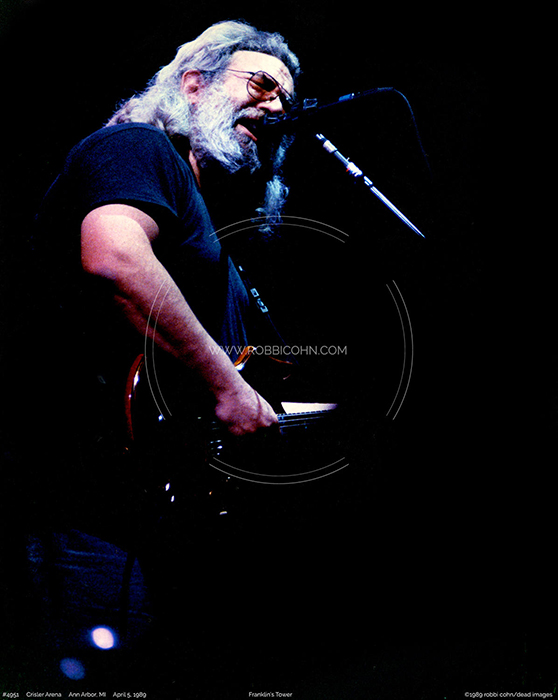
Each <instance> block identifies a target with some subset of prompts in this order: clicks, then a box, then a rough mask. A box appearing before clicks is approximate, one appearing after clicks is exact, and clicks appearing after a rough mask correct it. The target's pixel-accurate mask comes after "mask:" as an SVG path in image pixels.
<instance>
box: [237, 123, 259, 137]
mask: <svg viewBox="0 0 558 700" xmlns="http://www.w3.org/2000/svg"><path fill="white" fill-rule="evenodd" d="M258 122H259V120H258V119H249V118H248V117H241V118H240V119H239V120H238V121H237V122H236V126H239V127H240V130H241V131H242V133H245V134H247V135H248V136H249V137H250V138H251V139H252V140H253V141H257V140H258V130H259V127H260V125H259V123H258Z"/></svg>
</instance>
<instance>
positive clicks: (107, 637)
mask: <svg viewBox="0 0 558 700" xmlns="http://www.w3.org/2000/svg"><path fill="white" fill-rule="evenodd" d="M91 641H92V642H93V644H94V645H95V646H96V647H98V648H99V649H112V648H113V647H114V646H115V645H116V635H115V634H114V632H113V631H112V630H111V629H109V628H108V627H95V628H94V629H92V630H91Z"/></svg>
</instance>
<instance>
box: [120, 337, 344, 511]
mask: <svg viewBox="0 0 558 700" xmlns="http://www.w3.org/2000/svg"><path fill="white" fill-rule="evenodd" d="M253 357H254V347H253V346H248V347H246V348H245V349H244V351H243V352H242V353H241V354H240V356H239V357H238V359H237V360H236V362H235V366H236V368H237V370H238V371H245V367H246V365H247V364H248V362H249V361H250V362H251V363H252V364H254V363H256V364H257V363H258V361H259V359H260V358H256V359H255V360H254V359H251V358H253ZM265 359H266V361H267V365H271V366H273V367H274V368H276V369H277V368H278V369H279V375H280V376H281V379H280V380H279V383H280V382H281V381H282V380H284V379H285V378H287V376H288V375H286V373H285V371H284V370H287V372H288V373H290V371H291V369H292V366H291V365H290V363H288V362H283V361H279V360H275V359H274V358H265ZM266 370H267V368H266ZM250 383H252V381H250ZM276 383H277V382H276ZM169 384H171V385H172V387H171V390H170V391H168V387H169ZM178 387H179V384H178V383H177V382H176V381H172V380H171V382H170V383H167V384H165V383H164V381H163V379H162V377H161V376H160V372H159V371H158V367H156V366H155V363H154V362H150V361H149V359H148V358H146V356H145V355H143V354H142V355H139V356H138V357H137V358H136V360H135V361H134V363H133V364H132V366H131V368H130V371H129V374H128V378H127V382H126V392H125V419H126V430H127V450H128V451H129V452H130V453H132V454H133V455H134V456H135V462H136V463H137V464H138V465H139V467H138V468H140V469H141V470H142V474H143V476H142V478H144V479H145V480H146V483H149V488H150V489H151V490H152V491H153V492H156V493H157V494H158V496H157V498H158V499H159V500H160V501H162V502H163V503H164V504H165V505H166V506H169V505H171V504H175V503H179V502H183V503H184V502H188V503H189V505H190V506H192V505H193V503H194V502H196V503H197V506H199V504H200V502H205V503H206V505H205V506H204V507H205V508H207V507H208V505H209V508H210V510H211V511H212V512H215V513H217V514H218V515H227V514H229V513H230V512H231V510H230V509H231V505H230V504H231V500H234V499H233V498H231V495H234V494H237V493H238V492H239V491H240V490H241V489H242V487H243V486H244V484H246V483H247V482H248V483H251V484H270V485H279V484H283V485H285V484H295V483H302V482H306V481H312V480H315V479H320V478H323V477H324V476H327V475H329V474H331V473H332V472H335V471H339V470H340V469H343V468H344V467H345V466H347V461H346V459H345V458H344V456H343V455H342V454H334V450H333V449H332V442H334V443H335V446H337V442H336V440H335V439H333V440H332V436H334V435H335V433H334V431H332V430H331V428H332V425H333V423H334V420H333V419H334V418H335V417H337V416H338V415H339V413H340V410H339V409H337V406H336V404H309V405H306V404H285V403H284V404H283V406H284V407H285V408H286V409H287V410H286V411H285V412H277V417H278V420H279V426H280V434H279V435H277V434H273V435H272V434H271V431H269V432H268V431H262V434H261V436H258V434H256V435H254V436H248V437H241V438H238V437H233V436H231V435H230V434H229V433H228V432H227V430H226V428H225V427H224V426H223V425H222V424H220V423H219V422H218V421H217V420H216V419H215V418H214V417H213V415H212V412H211V410H210V408H209V406H207V405H204V402H203V400H200V396H199V394H198V393H197V392H196V391H195V390H193V389H192V390H191V392H190V393H188V391H184V390H183V388H182V387H180V388H178ZM266 398H267V396H266ZM309 408H311V410H308V409H309ZM297 409H298V410H297ZM173 507H175V506H173Z"/></svg>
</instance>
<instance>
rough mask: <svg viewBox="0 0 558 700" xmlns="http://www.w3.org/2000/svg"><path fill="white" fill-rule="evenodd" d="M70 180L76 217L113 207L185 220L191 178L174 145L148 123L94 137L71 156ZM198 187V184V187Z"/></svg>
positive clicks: (104, 131)
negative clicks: (118, 205) (123, 206)
mask: <svg viewBox="0 0 558 700" xmlns="http://www.w3.org/2000/svg"><path fill="white" fill-rule="evenodd" d="M65 175H66V176H67V181H68V182H71V183H72V190H73V191H72V197H73V203H74V206H75V207H76V209H77V212H78V215H79V216H80V217H81V218H83V217H85V216H86V215H87V213H89V212H90V211H91V210H93V209H95V208H97V207H100V206H103V205H106V204H114V203H128V204H131V205H134V206H137V207H138V208H141V209H146V210H148V211H149V213H152V211H153V210H154V209H158V210H159V211H160V212H161V213H163V212H164V213H166V214H167V215H168V214H170V215H172V216H173V217H178V218H182V217H183V216H184V214H185V212H184V211H183V210H184V208H185V207H187V203H188V197H187V196H185V194H186V193H185V190H187V189H188V188H189V187H192V184H193V175H192V173H191V171H190V170H189V168H188V166H187V165H186V163H185V162H184V160H183V159H182V158H181V157H180V156H179V155H178V153H177V152H176V150H175V149H174V147H173V145H172V143H171V142H170V140H169V139H168V137H167V136H166V134H164V133H163V132H162V131H160V130H159V129H156V128H155V127H152V126H149V125H147V124H122V125H118V126H114V127H107V128H105V129H101V130H100V131H97V132H95V133H94V134H92V135H91V136H90V137H89V138H87V139H85V140H84V141H82V142H81V143H80V144H78V146H76V148H74V149H73V151H71V153H70V154H69V156H68V160H67V162H66V167H65ZM194 186H195V185H194Z"/></svg>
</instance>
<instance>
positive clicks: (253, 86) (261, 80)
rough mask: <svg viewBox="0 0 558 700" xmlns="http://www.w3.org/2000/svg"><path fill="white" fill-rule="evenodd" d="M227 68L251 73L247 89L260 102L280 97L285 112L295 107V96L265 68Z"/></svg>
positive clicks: (232, 70) (245, 73)
mask: <svg viewBox="0 0 558 700" xmlns="http://www.w3.org/2000/svg"><path fill="white" fill-rule="evenodd" d="M226 70H228V71H229V72H230V73H243V74H244V75H249V76H250V77H249V78H248V81H247V83H246V89H247V90H248V94H249V95H250V97H253V98H254V99H255V100H257V101H258V102H272V101H273V100H276V99H277V98H278V97H279V98H280V100H281V104H282V105H283V109H284V110H285V112H288V111H290V110H291V109H292V108H293V107H294V104H295V101H294V98H293V97H292V96H291V95H289V93H288V92H287V91H286V90H285V88H284V87H282V86H281V85H279V83H278V82H277V81H276V80H275V78H273V77H272V76H271V75H269V73H266V72H265V71H263V70H259V71H257V72H256V73H254V72H252V71H248V70H234V68H227V69H226Z"/></svg>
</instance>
